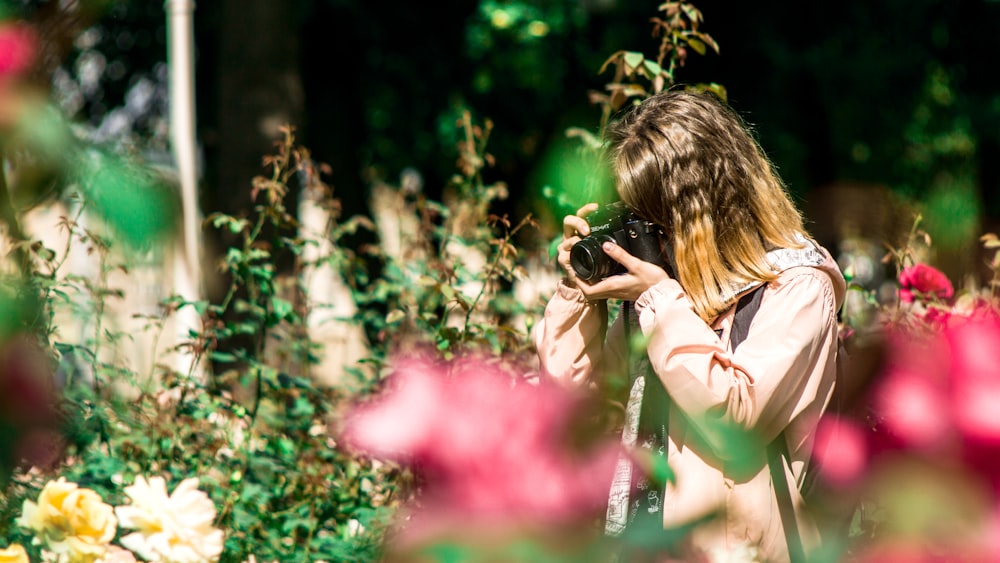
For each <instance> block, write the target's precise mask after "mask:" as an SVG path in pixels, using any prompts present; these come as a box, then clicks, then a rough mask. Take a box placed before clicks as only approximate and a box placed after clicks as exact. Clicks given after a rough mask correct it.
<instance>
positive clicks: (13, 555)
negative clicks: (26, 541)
mask: <svg viewBox="0 0 1000 563" xmlns="http://www.w3.org/2000/svg"><path fill="white" fill-rule="evenodd" d="M0 563H31V561H30V560H29V559H28V552H26V551H24V547H22V546H21V544H17V543H12V544H10V546H9V547H8V548H7V549H0Z"/></svg>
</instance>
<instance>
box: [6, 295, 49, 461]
mask: <svg viewBox="0 0 1000 563" xmlns="http://www.w3.org/2000/svg"><path fill="white" fill-rule="evenodd" d="M7 304H8V303H0V305H7ZM53 368H54V366H53V364H52V362H51V361H50V359H49V358H48V356H47V355H46V354H45V351H44V350H43V349H42V347H41V346H40V345H39V344H38V342H37V339H36V338H34V337H30V336H28V335H26V334H23V333H15V334H14V335H11V336H10V337H9V338H7V339H6V341H0V476H2V477H3V478H6V476H7V474H8V473H9V472H10V471H11V470H13V469H14V468H16V467H18V466H29V467H30V466H41V467H48V466H50V465H51V464H53V463H54V462H56V461H57V460H58V459H59V457H60V455H61V454H62V448H63V445H64V444H63V442H64V439H63V436H62V434H60V432H59V425H60V418H59V413H58V410H57V407H56V403H57V401H58V397H57V394H56V392H55V386H54V383H53V371H54V370H53Z"/></svg>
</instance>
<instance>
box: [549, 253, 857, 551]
mask: <svg viewBox="0 0 1000 563" xmlns="http://www.w3.org/2000/svg"><path fill="white" fill-rule="evenodd" d="M818 250H820V252H821V253H822V256H821V258H820V259H821V260H824V261H823V263H822V264H821V265H819V266H816V267H812V266H796V267H792V268H790V269H786V270H784V271H783V272H781V273H780V274H779V275H778V278H777V279H776V280H775V281H773V282H771V283H770V284H768V286H767V287H766V288H765V289H764V293H763V295H762V298H761V303H760V308H759V310H758V312H757V314H756V316H755V317H754V319H753V322H752V323H751V325H750V331H749V334H748V336H747V338H746V340H744V341H743V342H742V343H741V344H740V345H739V347H738V348H737V351H736V353H735V354H734V353H731V351H730V347H729V331H730V327H731V325H732V321H733V314H734V309H735V307H733V308H731V309H730V310H729V311H727V312H726V313H723V314H722V315H721V316H720V317H719V318H717V319H716V320H715V321H714V322H713V323H712V325H711V326H709V325H707V324H706V323H705V322H704V321H702V320H701V319H700V318H699V317H698V316H697V315H696V314H695V313H694V311H693V310H692V309H691V306H690V304H689V302H688V300H687V298H686V297H685V295H684V291H683V290H682V289H681V286H680V285H679V284H678V283H677V282H676V281H674V280H666V281H663V282H661V283H659V284H657V285H656V286H653V287H651V288H650V289H649V290H647V291H646V292H645V293H643V294H642V295H641V296H640V297H639V298H638V299H637V300H636V304H635V305H636V311H637V313H638V315H639V325H640V327H641V329H642V332H643V334H644V335H645V336H646V337H647V339H648V344H647V353H648V355H649V359H650V361H651V364H652V366H653V369H654V371H655V372H656V374H657V375H658V376H659V378H660V381H662V382H663V386H664V387H665V388H666V390H667V392H668V394H669V395H670V398H671V399H672V403H673V405H674V406H673V407H672V409H671V412H670V421H669V444H668V456H667V459H668V463H669V465H670V467H671V469H672V470H673V471H674V475H675V477H676V480H675V482H674V484H673V485H668V489H667V492H666V498H665V499H664V503H663V515H664V522H663V524H664V527H667V528H671V527H675V526H678V525H683V524H685V523H689V522H691V521H693V520H695V519H698V518H699V517H702V516H705V515H707V514H709V513H711V512H713V511H716V510H721V518H717V519H714V520H712V521H711V523H710V524H708V525H705V526H701V527H699V528H698V529H696V531H695V532H693V533H692V534H691V536H690V543H691V548H692V549H694V550H696V551H701V552H708V551H713V550H718V549H724V550H729V551H735V550H739V549H743V548H747V547H748V548H750V549H756V550H758V553H759V555H760V556H761V557H762V558H763V559H764V560H766V561H787V560H788V552H787V545H786V542H785V537H784V532H783V529H782V524H781V519H780V516H779V512H778V505H777V500H776V497H775V493H774V491H773V490H772V484H771V476H770V473H769V470H768V466H767V463H766V454H765V453H764V452H763V451H762V452H761V466H760V469H759V471H758V472H757V473H756V474H755V475H735V474H734V472H733V471H731V470H727V461H729V453H730V452H727V451H726V450H727V448H725V447H724V444H722V443H720V442H719V441H718V440H716V439H713V437H712V436H711V433H708V432H703V431H700V430H702V429H700V428H699V427H698V425H697V423H696V422H694V421H695V420H697V419H698V418H699V417H701V416H703V415H706V414H708V415H711V416H716V417H721V418H723V419H724V420H727V421H730V422H733V423H736V424H738V425H741V426H742V427H744V428H746V429H748V430H750V431H752V432H753V433H754V435H756V436H759V437H760V438H761V439H762V440H763V443H768V442H770V441H771V440H773V439H774V438H776V437H777V436H779V434H783V436H784V440H785V441H786V443H787V446H788V452H789V457H790V458H791V464H790V466H789V465H786V466H785V469H786V471H785V473H786V475H787V479H786V480H787V482H788V483H790V484H797V485H798V486H793V487H792V489H793V490H792V491H791V495H792V498H793V501H794V503H795V505H796V512H797V519H798V521H799V530H800V533H801V535H802V536H803V543H804V544H805V545H806V548H807V549H809V548H810V547H815V546H816V545H817V543H818V541H819V540H818V534H817V532H816V526H815V524H814V523H813V522H811V521H810V519H809V518H808V517H807V515H806V514H805V511H804V510H803V509H802V506H801V503H802V499H801V495H800V494H799V490H798V489H799V487H800V486H801V484H802V482H803V478H804V469H805V464H806V462H807V460H808V458H809V456H810V453H811V450H812V436H813V431H814V429H815V425H816V421H817V420H818V418H819V416H820V415H821V414H822V413H823V411H824V410H825V408H826V406H827V403H828V402H829V399H830V395H831V393H832V390H833V385H834V380H835V377H836V372H837V368H836V357H837V353H838V333H837V332H838V329H837V311H838V310H839V308H840V306H841V304H842V303H843V300H844V294H845V291H846V284H845V282H844V277H843V275H842V274H841V272H840V270H839V268H838V267H837V264H836V262H835V261H834V260H833V259H832V258H831V257H830V255H829V253H828V252H827V251H826V250H825V249H822V248H818ZM606 319H607V307H606V302H603V301H596V302H588V301H587V300H586V299H585V298H584V296H583V294H582V292H580V291H579V290H578V289H576V288H573V287H570V286H568V285H565V284H560V285H559V287H558V289H557V291H556V293H555V294H554V295H553V296H552V298H551V300H550V301H549V303H548V305H547V307H546V309H545V314H544V317H543V318H542V320H541V321H539V323H538V324H537V325H536V327H535V330H534V339H535V344H536V347H537V350H538V354H539V359H540V365H541V368H542V374H543V376H549V377H553V378H556V379H558V380H561V381H563V382H566V383H569V384H577V385H585V384H587V383H588V382H591V381H592V378H595V377H601V375H602V374H606V373H624V371H623V370H624V361H625V355H624V351H625V342H624V332H623V323H622V319H621V318H620V317H619V318H616V320H615V322H614V323H613V324H612V325H611V327H610V328H608V329H607V335H605V327H606V325H607V321H606ZM716 329H721V331H722V332H721V336H720V335H717V334H716V332H715V330H716Z"/></svg>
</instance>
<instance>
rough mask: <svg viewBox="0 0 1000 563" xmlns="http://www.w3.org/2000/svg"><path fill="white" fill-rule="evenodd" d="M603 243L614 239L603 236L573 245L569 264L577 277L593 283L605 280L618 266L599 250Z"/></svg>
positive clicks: (588, 238) (586, 239)
mask: <svg viewBox="0 0 1000 563" xmlns="http://www.w3.org/2000/svg"><path fill="white" fill-rule="evenodd" d="M604 241H610V242H614V239H612V238H611V237H609V236H607V235H604V236H600V237H587V238H585V239H583V240H581V241H580V242H578V243H576V244H574V245H573V248H571V249H570V250H569V263H570V265H571V266H573V271H574V272H576V275H577V277H579V278H580V279H582V280H584V281H588V282H589V281H595V280H600V279H603V278H606V277H607V276H608V275H609V274H610V273H611V271H612V269H613V268H614V266H616V265H618V263H617V262H615V261H614V260H612V259H611V258H610V257H609V256H608V255H607V254H605V253H604V251H603V250H601V244H602V243H604Z"/></svg>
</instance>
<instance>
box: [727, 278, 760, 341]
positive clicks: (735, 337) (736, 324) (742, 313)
mask: <svg viewBox="0 0 1000 563" xmlns="http://www.w3.org/2000/svg"><path fill="white" fill-rule="evenodd" d="M765 287H767V284H761V285H759V286H757V287H756V288H754V290H753V291H751V292H750V293H747V294H746V295H744V296H743V297H740V300H739V301H738V302H737V303H736V314H735V315H734V316H733V326H732V327H731V328H730V329H729V346H730V349H731V350H732V351H733V352H735V351H736V347H737V346H739V345H740V343H741V342H743V341H744V340H745V339H746V337H747V335H748V334H750V321H752V320H753V316H754V315H756V314H757V309H759V308H760V298H761V296H763V295H764V288H765Z"/></svg>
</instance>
